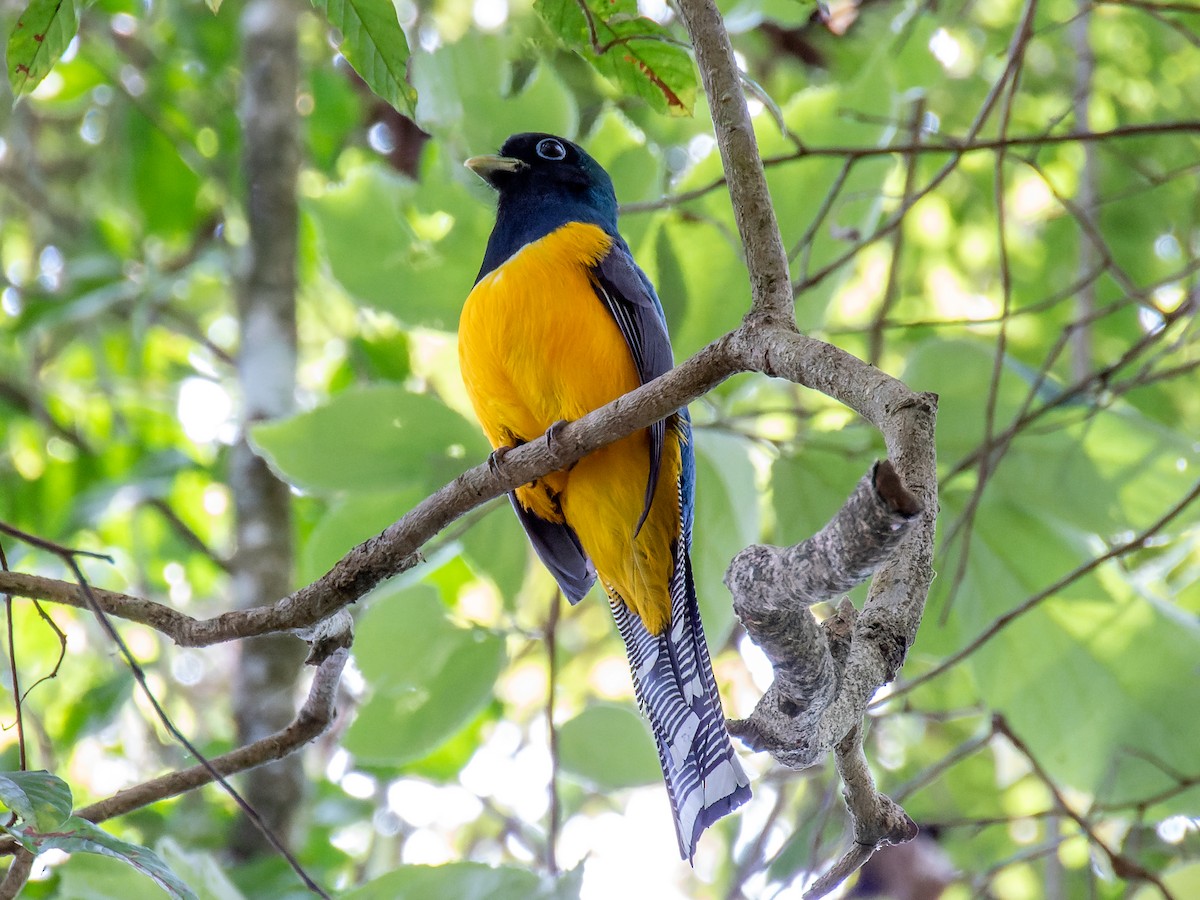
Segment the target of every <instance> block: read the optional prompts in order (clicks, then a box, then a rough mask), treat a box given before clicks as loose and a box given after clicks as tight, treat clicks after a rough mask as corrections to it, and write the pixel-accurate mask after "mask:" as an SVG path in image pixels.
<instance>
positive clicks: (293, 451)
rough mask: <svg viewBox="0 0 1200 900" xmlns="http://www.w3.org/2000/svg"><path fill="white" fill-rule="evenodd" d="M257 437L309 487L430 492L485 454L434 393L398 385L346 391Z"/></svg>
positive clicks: (272, 458) (258, 431)
mask: <svg viewBox="0 0 1200 900" xmlns="http://www.w3.org/2000/svg"><path fill="white" fill-rule="evenodd" d="M251 438H252V440H253V441H254V444H255V446H256V447H257V448H258V449H259V450H260V451H261V452H262V453H263V454H264V455H265V457H266V458H267V461H268V462H270V463H271V465H272V466H274V467H275V468H277V469H278V470H279V471H281V472H282V473H283V474H284V476H285V477H286V478H287V479H288V480H289V481H290V482H291V483H292V484H295V485H296V486H298V487H301V488H304V489H306V490H311V491H344V490H354V491H376V490H390V491H396V490H401V489H403V488H406V487H410V486H414V485H416V486H422V487H426V488H431V489H432V488H435V487H440V486H441V485H443V484H445V483H446V482H447V481H449V480H450V479H451V478H453V477H454V476H455V475H457V474H458V473H460V472H461V471H462V470H463V469H465V468H467V467H468V466H471V465H475V464H476V463H477V462H480V461H482V460H483V459H484V457H485V456H486V455H487V445H486V443H485V441H484V439H483V437H482V435H481V434H480V433H479V429H477V428H476V427H475V426H473V425H472V424H471V423H470V422H468V421H467V420H466V419H464V418H463V417H462V416H460V415H459V414H458V413H456V412H454V411H453V410H451V409H450V408H448V407H447V406H446V405H445V404H444V403H442V402H441V401H440V400H438V399H437V398H436V397H432V396H430V395H428V394H413V393H410V392H409V391H407V390H406V389H405V388H403V387H401V386H399V385H394V384H383V385H374V386H370V387H362V388H355V389H352V390H348V391H344V392H343V393H341V394H338V395H336V396H335V397H333V398H332V399H331V400H330V401H329V402H328V403H327V404H325V405H324V406H320V407H318V408H316V409H314V410H312V411H310V412H306V413H301V414H299V415H297V416H292V417H291V418H289V419H282V420H280V421H275V422H268V423H265V424H262V425H259V426H257V427H256V428H254V430H253V431H252V433H251ZM398 512H399V513H403V512H405V510H399V511H398Z"/></svg>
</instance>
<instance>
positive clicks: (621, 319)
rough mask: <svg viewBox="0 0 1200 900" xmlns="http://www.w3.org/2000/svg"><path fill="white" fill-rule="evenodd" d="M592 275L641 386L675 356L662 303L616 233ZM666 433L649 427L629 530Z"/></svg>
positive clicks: (649, 487)
mask: <svg viewBox="0 0 1200 900" xmlns="http://www.w3.org/2000/svg"><path fill="white" fill-rule="evenodd" d="M595 276H596V293H597V295H598V296H599V297H600V300H601V301H602V302H603V303H604V306H605V308H606V309H607V310H608V312H609V314H610V315H611V316H612V317H613V319H614V320H615V321H616V323H617V327H618V328H619V329H620V330H621V335H622V336H623V337H624V338H625V343H626V344H628V345H629V352H630V354H632V356H633V361H634V365H636V366H637V370H638V377H639V378H640V379H641V382H642V384H646V383H647V382H649V381H653V380H654V379H655V378H657V377H658V376H659V375H662V374H663V373H664V372H667V371H670V369H671V367H672V366H674V365H675V360H674V357H673V355H672V353H671V339H670V337H668V335H667V319H666V316H665V315H664V314H663V308H662V304H661V303H660V302H659V299H658V295H657V294H656V293H655V292H654V286H653V285H652V284H650V279H649V278H647V277H646V273H645V272H643V271H642V270H641V269H640V268H638V264H637V263H636V262H634V261H633V256H632V254H630V252H629V247H628V246H627V245H626V244H625V242H624V241H623V240H621V239H620V238H619V237H618V238H616V239H615V240H614V241H613V246H612V249H611V250H609V252H608V255H607V256H605V257H604V259H602V260H601V261H600V264H599V265H598V266H597V267H596V269H595ZM666 433H667V420H666V419H660V420H659V421H657V422H655V423H654V424H653V425H651V426H650V474H649V476H648V477H647V479H646V500H645V503H644V504H643V506H642V515H641V518H639V519H638V523H637V528H636V529H635V531H634V533H635V534H636V533H637V532H638V531H641V529H642V523H644V522H645V521H646V515H647V514H648V513H649V512H650V504H651V502H652V501H653V500H654V490H655V488H656V487H657V486H658V474H659V469H660V468H661V466H662V451H663V442H664V440H665V439H666Z"/></svg>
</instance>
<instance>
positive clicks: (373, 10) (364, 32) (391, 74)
mask: <svg viewBox="0 0 1200 900" xmlns="http://www.w3.org/2000/svg"><path fill="white" fill-rule="evenodd" d="M312 4H313V6H314V7H316V8H317V9H319V10H321V12H323V13H325V17H326V18H327V19H328V20H329V24H330V25H332V26H333V27H334V28H336V29H338V30H339V31H340V32H341V33H342V43H341V44H340V45H339V46H338V49H339V50H340V51H341V53H342V55H343V56H345V57H346V59H347V60H348V61H349V62H350V65H352V66H354V71H356V72H357V73H358V74H359V75H361V76H362V80H363V81H365V82H366V83H367V87H369V88H370V89H371V90H372V91H374V92H375V93H376V94H377V95H378V96H379V97H381V98H382V99H384V100H386V101H387V102H388V103H390V104H391V105H392V106H393V107H394V108H395V109H397V110H398V111H400V112H402V113H405V114H406V115H408V116H412V115H413V113H414V112H415V110H416V106H417V92H416V91H415V90H413V88H412V86H411V85H410V84H409V83H408V81H407V79H406V68H407V66H408V56H409V53H408V40H407V39H406V38H405V37H404V31H403V29H401V27H400V22H399V20H398V19H397V18H396V7H395V6H394V5H393V4H392V2H391V0H312Z"/></svg>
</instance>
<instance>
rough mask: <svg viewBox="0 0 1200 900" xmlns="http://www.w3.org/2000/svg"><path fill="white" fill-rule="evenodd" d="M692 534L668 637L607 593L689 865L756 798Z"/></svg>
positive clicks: (679, 558)
mask: <svg viewBox="0 0 1200 900" xmlns="http://www.w3.org/2000/svg"><path fill="white" fill-rule="evenodd" d="M683 499H684V498H682V497H681V500H683ZM681 505H683V504H681ZM685 524H687V525H690V524H691V523H690V522H686V523H685ZM690 531H691V529H690V528H687V529H686V530H685V531H684V533H683V535H681V536H680V539H679V540H678V541H676V545H675V548H674V551H675V571H674V574H673V575H672V577H671V624H670V626H669V627H668V628H667V629H666V630H665V631H663V633H662V634H660V635H653V634H651V633H650V632H649V631H648V630H647V629H646V626H645V625H643V624H642V620H641V618H640V617H639V616H638V615H637V614H636V613H634V612H633V611H631V610H630V609H629V607H628V606H626V605H625V602H624V600H622V599H621V598H620V597H619V596H618V595H616V594H615V593H614V592H613V591H611V590H610V591H609V592H608V594H609V604H610V605H611V607H612V612H613V618H614V619H616V621H617V629H618V630H619V631H620V632H621V637H622V639H623V640H624V641H625V650H626V652H627V653H628V655H629V665H630V668H631V669H632V670H633V686H634V693H635V694H636V695H637V700H638V705H639V706H640V707H641V708H642V712H643V713H644V714H645V716H646V718H648V719H649V720H650V727H651V730H652V731H653V732H654V742H655V743H656V744H657V745H658V759H659V762H660V763H661V764H662V770H663V776H664V778H665V780H666V784H667V795H668V797H669V798H670V800H671V812H672V813H673V814H674V817H675V832H676V835H677V836H678V838H679V852H680V854H681V855H682V856H683V858H684V859H686V860H688V861H689V862H691V861H692V859H693V858H694V856H695V854H696V842H697V841H698V840H699V838H700V834H701V832H703V831H704V829H705V828H707V827H708V826H709V825H711V824H712V823H713V822H715V821H717V820H718V819H720V818H721V817H722V816H724V815H726V814H727V813H729V812H730V811H732V810H734V809H736V808H737V807H739V806H741V805H742V804H743V803H745V802H746V801H747V800H748V799H750V786H749V785H750V780H749V779H748V778H747V777H746V773H745V772H744V771H743V770H742V766H741V763H740V762H739V761H738V758H737V756H736V754H735V753H734V750H733V744H732V742H731V741H730V738H729V732H728V730H727V729H726V727H725V715H724V713H723V712H722V711H721V698H720V695H719V694H718V693H717V682H716V679H715V678H714V677H713V671H712V661H711V659H710V658H709V654H708V645H707V644H706V643H705V640H704V631H703V629H702V628H701V625H700V607H699V603H698V601H697V599H696V588H695V585H694V584H693V581H692V564H691V559H690V558H689V556H688V546H687V545H688V541H687V537H688V535H689V534H690Z"/></svg>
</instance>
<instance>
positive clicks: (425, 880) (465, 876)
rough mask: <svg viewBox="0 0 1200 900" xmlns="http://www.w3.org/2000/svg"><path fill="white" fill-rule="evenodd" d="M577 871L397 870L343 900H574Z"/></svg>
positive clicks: (473, 866)
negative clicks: (549, 873) (552, 873)
mask: <svg viewBox="0 0 1200 900" xmlns="http://www.w3.org/2000/svg"><path fill="white" fill-rule="evenodd" d="M581 868H582V867H581ZM579 871H580V870H575V871H573V872H568V873H566V874H565V875H562V876H560V877H559V878H558V879H554V878H551V877H549V876H538V875H537V874H536V873H534V872H531V871H528V870H526V869H516V868H511V867H497V868H493V867H492V866H485V865H483V864H482V863H471V862H460V863H449V864H447V865H444V866H401V867H400V868H398V869H395V870H393V871H391V872H388V873H387V874H386V875H383V876H381V877H380V878H376V879H375V880H374V881H371V882H368V883H367V884H365V885H363V886H362V887H360V888H358V889H357V890H354V891H351V892H350V893H348V894H345V895H344V900H444V898H447V897H453V898H454V900H576V898H578V897H579V881H580V878H579V875H578V872H579Z"/></svg>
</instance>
